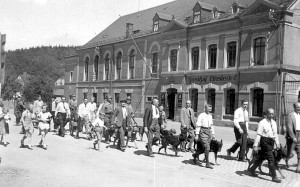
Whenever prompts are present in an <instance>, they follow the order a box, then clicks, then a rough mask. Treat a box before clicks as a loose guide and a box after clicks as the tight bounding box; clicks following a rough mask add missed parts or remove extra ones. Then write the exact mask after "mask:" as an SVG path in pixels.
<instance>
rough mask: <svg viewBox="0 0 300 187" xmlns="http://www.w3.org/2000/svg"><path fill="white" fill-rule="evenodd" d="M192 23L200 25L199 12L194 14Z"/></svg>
mask: <svg viewBox="0 0 300 187" xmlns="http://www.w3.org/2000/svg"><path fill="white" fill-rule="evenodd" d="M194 23H200V11H196V12H194Z"/></svg>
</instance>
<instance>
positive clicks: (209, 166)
mask: <svg viewBox="0 0 300 187" xmlns="http://www.w3.org/2000/svg"><path fill="white" fill-rule="evenodd" d="M205 167H206V168H209V169H214V168H213V167H212V166H211V165H210V164H206V166H205Z"/></svg>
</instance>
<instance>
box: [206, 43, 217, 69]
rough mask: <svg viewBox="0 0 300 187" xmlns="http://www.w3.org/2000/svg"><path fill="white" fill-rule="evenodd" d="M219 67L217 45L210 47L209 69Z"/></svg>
mask: <svg viewBox="0 0 300 187" xmlns="http://www.w3.org/2000/svg"><path fill="white" fill-rule="evenodd" d="M216 67H217V44H212V45H210V46H209V47H208V68H209V69H216Z"/></svg>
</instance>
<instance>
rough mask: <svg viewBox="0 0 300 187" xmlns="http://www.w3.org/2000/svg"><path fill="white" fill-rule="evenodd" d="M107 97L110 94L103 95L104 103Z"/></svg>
mask: <svg viewBox="0 0 300 187" xmlns="http://www.w3.org/2000/svg"><path fill="white" fill-rule="evenodd" d="M107 95H108V93H103V101H104V99H107Z"/></svg>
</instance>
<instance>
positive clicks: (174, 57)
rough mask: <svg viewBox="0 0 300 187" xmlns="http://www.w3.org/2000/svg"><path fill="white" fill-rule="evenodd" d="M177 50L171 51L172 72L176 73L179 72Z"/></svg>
mask: <svg viewBox="0 0 300 187" xmlns="http://www.w3.org/2000/svg"><path fill="white" fill-rule="evenodd" d="M177 52H178V50H177V49H173V50H171V54H170V70H171V71H176V70H177Z"/></svg>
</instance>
